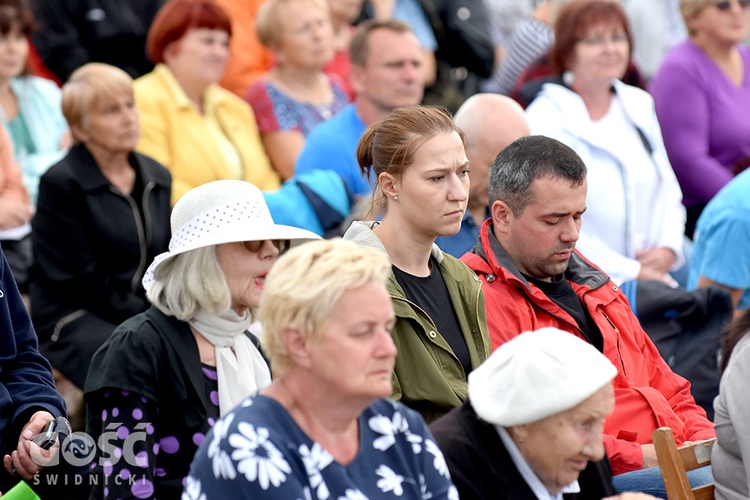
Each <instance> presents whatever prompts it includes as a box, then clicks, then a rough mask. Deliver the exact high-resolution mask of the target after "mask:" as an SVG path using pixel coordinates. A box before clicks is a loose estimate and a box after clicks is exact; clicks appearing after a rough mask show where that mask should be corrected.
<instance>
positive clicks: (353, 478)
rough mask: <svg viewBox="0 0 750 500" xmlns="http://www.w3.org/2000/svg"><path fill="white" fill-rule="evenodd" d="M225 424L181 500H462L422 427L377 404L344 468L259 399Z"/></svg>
mask: <svg viewBox="0 0 750 500" xmlns="http://www.w3.org/2000/svg"><path fill="white" fill-rule="evenodd" d="M246 402H247V403H249V404H247V405H243V404H240V406H238V407H237V408H235V410H234V411H233V412H231V413H230V414H229V415H227V416H226V417H225V418H223V419H221V420H220V421H219V423H218V424H217V426H215V427H214V430H213V431H212V432H213V433H212V436H211V438H210V439H207V440H206V442H205V443H204V445H203V446H201V448H200V449H199V450H198V454H197V455H196V457H195V458H194V461H193V466H192V468H191V473H190V478H191V479H190V482H189V483H187V484H186V487H185V492H184V498H183V500H210V499H213V498H221V499H230V500H231V499H233V498H235V497H238V496H240V492H242V495H244V496H246V497H248V498H274V499H275V498H278V499H289V500H368V498H371V499H373V500H376V499H377V500H381V499H387V498H391V499H394V500H395V499H398V500H401V499H410V500H412V499H413V500H418V499H422V500H438V499H443V500H445V499H446V497H447V498H448V500H458V492H457V491H456V490H455V488H454V487H453V485H452V484H451V482H450V478H449V477H448V469H447V466H446V464H445V459H444V458H443V456H442V454H441V453H440V450H439V449H438V448H437V445H436V444H435V442H434V440H432V436H431V435H430V433H429V430H428V429H427V427H426V425H425V423H424V421H423V420H422V419H421V418H420V417H419V415H417V414H416V413H415V412H413V411H412V410H409V409H408V408H405V407H404V406H403V405H401V404H400V403H393V402H391V401H388V400H378V401H376V402H375V403H373V405H372V406H370V407H369V408H368V409H366V410H365V412H364V413H363V414H362V415H361V417H360V420H359V423H360V425H359V432H360V436H359V438H360V444H361V446H360V448H359V450H358V452H357V455H356V456H355V457H354V459H353V460H352V461H350V462H348V463H346V464H343V463H339V462H337V461H336V460H335V459H334V457H333V455H332V454H331V453H330V452H329V451H328V450H326V449H325V448H324V447H323V445H322V444H320V443H317V442H315V441H314V440H311V439H310V437H309V436H308V435H306V434H305V432H304V431H303V430H302V429H301V428H300V427H299V426H297V425H296V424H295V423H294V421H293V419H292V418H291V416H290V415H289V413H288V412H287V411H286V410H285V409H284V408H283V407H282V406H281V405H279V404H278V402H276V401H274V400H272V399H270V398H268V397H265V396H263V395H257V396H254V397H252V398H251V399H249V400H247V401H246Z"/></svg>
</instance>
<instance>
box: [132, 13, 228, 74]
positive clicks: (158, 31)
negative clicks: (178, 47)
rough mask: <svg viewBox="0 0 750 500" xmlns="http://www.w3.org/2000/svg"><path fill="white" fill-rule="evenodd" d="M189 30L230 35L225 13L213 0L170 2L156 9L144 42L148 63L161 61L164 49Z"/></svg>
mask: <svg viewBox="0 0 750 500" xmlns="http://www.w3.org/2000/svg"><path fill="white" fill-rule="evenodd" d="M193 28H208V29H216V30H221V31H225V32H226V33H227V34H229V36H232V24H231V22H230V20H229V14H227V12H226V11H225V10H224V9H223V8H222V7H221V6H220V5H219V4H217V3H216V2H215V1H214V0H170V1H169V2H167V3H166V4H164V6H163V7H162V8H161V9H159V12H158V13H157V14H156V17H155V18H154V21H153V23H151V28H150V29H149V30H148V38H147V39H146V52H147V53H148V57H149V58H151V62H153V63H154V64H159V63H163V62H164V50H165V49H166V48H167V45H169V44H170V43H172V42H176V41H177V40H179V39H180V38H182V37H183V36H185V33H187V32H188V31H189V30H190V29H193Z"/></svg>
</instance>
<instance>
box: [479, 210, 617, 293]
mask: <svg viewBox="0 0 750 500" xmlns="http://www.w3.org/2000/svg"><path fill="white" fill-rule="evenodd" d="M487 250H489V253H487ZM466 263H467V264H468V265H469V267H471V268H472V269H474V270H475V271H477V272H481V273H484V274H496V275H497V274H502V273H505V274H508V275H510V276H512V277H514V278H515V279H517V280H518V281H520V282H521V283H523V284H524V286H525V287H526V288H529V282H528V281H527V280H526V278H524V276H523V274H521V271H519V269H518V266H516V263H515V262H513V259H511V258H510V256H509V255H508V253H507V252H506V251H505V249H504V248H503V246H502V245H501V244H500V242H499V241H498V240H497V238H496V237H495V234H494V231H492V219H487V220H486V221H484V223H483V224H482V229H481V230H480V232H479V237H478V238H477V242H476V244H475V245H474V248H472V249H471V250H470V253H469V254H468V255H467V256H466ZM565 277H566V278H567V279H568V280H569V281H571V282H573V283H576V284H578V285H582V286H586V287H588V288H592V289H593V288H599V287H601V286H602V285H604V284H605V283H606V282H608V281H609V276H607V274H606V273H604V272H603V271H601V270H599V269H598V268H597V267H595V266H594V265H592V264H591V263H590V262H589V261H587V260H586V259H585V258H584V257H583V256H582V255H581V254H580V253H579V252H578V250H576V251H575V252H573V255H571V257H570V262H569V263H568V269H566V270H565Z"/></svg>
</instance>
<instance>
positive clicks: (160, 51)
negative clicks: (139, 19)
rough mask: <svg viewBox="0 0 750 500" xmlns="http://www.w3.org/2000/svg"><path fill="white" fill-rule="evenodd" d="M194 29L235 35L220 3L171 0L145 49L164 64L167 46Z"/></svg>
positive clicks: (159, 13)
mask: <svg viewBox="0 0 750 500" xmlns="http://www.w3.org/2000/svg"><path fill="white" fill-rule="evenodd" d="M55 1H60V0H55ZM123 1H127V0H123ZM194 28H208V29H216V30H221V31H224V32H226V33H227V34H228V35H229V36H232V24H231V22H230V20H229V14H227V12H226V11H225V10H224V9H223V8H222V7H221V6H220V5H219V4H218V3H217V2H214V1H212V0H170V1H168V2H167V3H165V4H164V6H163V7H162V8H161V9H159V12H157V13H156V17H155V18H154V21H153V22H152V23H151V28H149V30H148V37H147V38H146V52H148V57H149V58H150V59H151V62H153V63H154V64H159V63H163V62H164V50H165V49H166V48H167V45H169V44H170V43H172V42H176V41H177V40H179V39H180V38H182V37H183V36H185V33H187V32H188V31H189V30H191V29H194Z"/></svg>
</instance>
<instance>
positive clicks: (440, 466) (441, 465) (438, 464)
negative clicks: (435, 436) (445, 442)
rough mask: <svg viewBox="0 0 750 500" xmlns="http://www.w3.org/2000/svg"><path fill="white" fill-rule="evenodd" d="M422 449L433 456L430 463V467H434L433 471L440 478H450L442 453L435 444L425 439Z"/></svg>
mask: <svg viewBox="0 0 750 500" xmlns="http://www.w3.org/2000/svg"><path fill="white" fill-rule="evenodd" d="M424 448H425V450H427V452H428V453H430V454H431V455H434V456H435V458H434V460H433V461H432V465H434V466H435V470H437V471H438V472H439V473H440V475H441V476H445V477H448V478H449V477H451V475H450V472H448V464H447V463H446V462H445V457H444V456H443V452H442V451H440V448H438V445H436V444H435V442H434V441H432V440H430V439H425V440H424Z"/></svg>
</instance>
